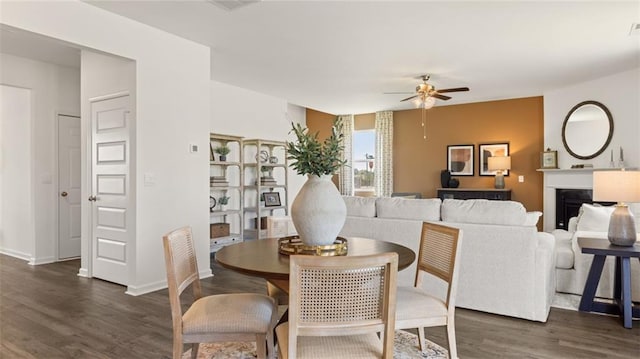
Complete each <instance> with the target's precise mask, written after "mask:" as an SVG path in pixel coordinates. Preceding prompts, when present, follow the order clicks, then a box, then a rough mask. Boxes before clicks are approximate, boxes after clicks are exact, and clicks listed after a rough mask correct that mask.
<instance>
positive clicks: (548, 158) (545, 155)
mask: <svg viewBox="0 0 640 359" xmlns="http://www.w3.org/2000/svg"><path fill="white" fill-rule="evenodd" d="M540 168H558V151H551V149H549V148H547V150H546V151H544V152H542V153H540Z"/></svg>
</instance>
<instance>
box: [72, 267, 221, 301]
mask: <svg viewBox="0 0 640 359" xmlns="http://www.w3.org/2000/svg"><path fill="white" fill-rule="evenodd" d="M80 270H82V269H80ZM198 275H199V276H200V279H204V278H209V277H213V272H212V271H211V268H209V269H205V270H203V271H200V272H199V273H198ZM165 288H167V281H166V280H161V281H157V282H153V283H148V284H143V285H137V286H134V285H129V286H127V290H126V291H125V293H126V294H129V295H132V296H134V297H137V296H139V295H143V294H147V293H151V292H155V291H157V290H162V289H165Z"/></svg>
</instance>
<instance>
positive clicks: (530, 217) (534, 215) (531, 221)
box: [523, 211, 542, 226]
mask: <svg viewBox="0 0 640 359" xmlns="http://www.w3.org/2000/svg"><path fill="white" fill-rule="evenodd" d="M540 216H542V212H540V211H533V212H527V213H526V217H525V219H524V224H523V225H525V226H535V225H536V224H538V219H540Z"/></svg>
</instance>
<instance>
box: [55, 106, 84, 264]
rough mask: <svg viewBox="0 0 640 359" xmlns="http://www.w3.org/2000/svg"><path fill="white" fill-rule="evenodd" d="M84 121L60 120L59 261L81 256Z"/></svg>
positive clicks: (76, 119) (63, 118)
mask: <svg viewBox="0 0 640 359" xmlns="http://www.w3.org/2000/svg"><path fill="white" fill-rule="evenodd" d="M80 212H81V209H80V118H79V117H73V116H64V115H59V116H58V259H67V258H74V257H79V256H80V236H81V234H80Z"/></svg>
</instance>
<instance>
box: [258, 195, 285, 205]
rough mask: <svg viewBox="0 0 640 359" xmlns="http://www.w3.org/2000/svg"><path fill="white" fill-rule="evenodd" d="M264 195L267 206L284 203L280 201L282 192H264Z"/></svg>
mask: <svg viewBox="0 0 640 359" xmlns="http://www.w3.org/2000/svg"><path fill="white" fill-rule="evenodd" d="M262 197H263V198H264V206H265V207H279V206H281V205H282V204H281V203H280V193H278V192H264V193H263V194H262Z"/></svg>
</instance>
